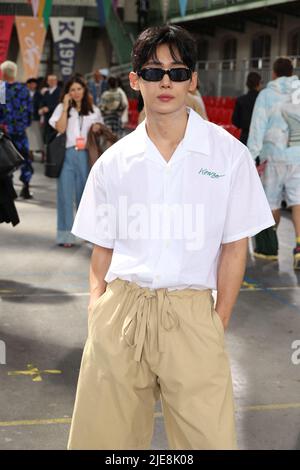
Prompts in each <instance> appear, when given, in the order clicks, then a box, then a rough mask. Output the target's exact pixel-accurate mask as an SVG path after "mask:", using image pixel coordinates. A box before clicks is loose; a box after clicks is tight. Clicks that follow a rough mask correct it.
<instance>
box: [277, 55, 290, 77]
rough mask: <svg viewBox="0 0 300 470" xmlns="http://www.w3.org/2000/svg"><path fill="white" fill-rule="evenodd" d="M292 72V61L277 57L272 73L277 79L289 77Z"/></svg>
mask: <svg viewBox="0 0 300 470" xmlns="http://www.w3.org/2000/svg"><path fill="white" fill-rule="evenodd" d="M293 70H294V69H293V64H292V61H291V60H290V59H289V58H288V57H279V58H278V59H276V60H275V62H274V64H273V71H274V72H275V73H276V75H277V77H291V76H292V75H293Z"/></svg>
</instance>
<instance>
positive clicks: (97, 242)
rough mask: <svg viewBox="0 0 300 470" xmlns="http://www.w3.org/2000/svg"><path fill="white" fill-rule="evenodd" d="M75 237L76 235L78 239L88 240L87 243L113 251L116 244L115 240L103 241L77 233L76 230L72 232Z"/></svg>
mask: <svg viewBox="0 0 300 470" xmlns="http://www.w3.org/2000/svg"><path fill="white" fill-rule="evenodd" d="M72 233H73V235H75V236H76V237H78V238H82V240H86V241H87V242H90V243H93V244H94V245H98V246H102V247H103V248H110V249H113V248H114V245H115V242H114V240H109V239H101V238H97V237H93V236H91V235H86V234H84V233H82V232H80V233H79V232H76V231H75V230H72Z"/></svg>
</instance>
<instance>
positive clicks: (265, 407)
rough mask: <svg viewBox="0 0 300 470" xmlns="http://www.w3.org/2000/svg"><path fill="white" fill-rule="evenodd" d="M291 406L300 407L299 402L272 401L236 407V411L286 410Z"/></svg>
mask: <svg viewBox="0 0 300 470" xmlns="http://www.w3.org/2000/svg"><path fill="white" fill-rule="evenodd" d="M292 408H300V403H274V404H271V405H253V406H245V407H241V408H237V410H236V411H267V410H288V409H292Z"/></svg>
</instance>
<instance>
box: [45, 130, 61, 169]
mask: <svg viewBox="0 0 300 470" xmlns="http://www.w3.org/2000/svg"><path fill="white" fill-rule="evenodd" d="M65 154H66V134H65V133H64V134H57V135H56V136H55V137H54V139H53V140H51V142H50V143H49V144H48V145H47V152H46V161H45V176H48V177H49V178H58V177H59V175H60V172H61V170H62V167H63V164H64V159H65Z"/></svg>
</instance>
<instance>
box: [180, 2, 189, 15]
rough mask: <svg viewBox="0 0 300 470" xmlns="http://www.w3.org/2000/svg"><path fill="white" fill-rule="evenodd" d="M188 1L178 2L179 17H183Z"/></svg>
mask: <svg viewBox="0 0 300 470" xmlns="http://www.w3.org/2000/svg"><path fill="white" fill-rule="evenodd" d="M187 2H188V0H179V9H180V15H181V16H185V13H186V7H187Z"/></svg>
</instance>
